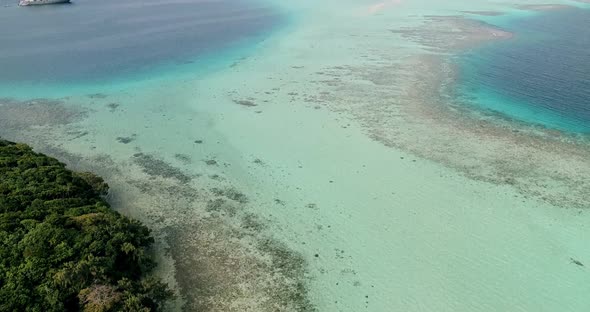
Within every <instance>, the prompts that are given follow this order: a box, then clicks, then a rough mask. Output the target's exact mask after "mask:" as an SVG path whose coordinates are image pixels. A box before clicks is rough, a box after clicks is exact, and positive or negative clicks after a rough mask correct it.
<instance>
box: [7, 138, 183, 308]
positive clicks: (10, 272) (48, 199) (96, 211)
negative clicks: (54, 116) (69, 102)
mask: <svg viewBox="0 0 590 312" xmlns="http://www.w3.org/2000/svg"><path fill="white" fill-rule="evenodd" d="M107 191H108V186H107V184H106V183H105V182H104V181H103V180H102V179H101V178H100V177H97V176H95V175H93V174H91V173H75V172H72V171H70V170H68V169H66V168H65V165H64V164H62V163H60V162H59V161H57V160H56V159H53V158H50V157H47V156H45V155H43V154H39V153H35V152H33V151H32V149H31V148H30V147H28V146H26V145H24V144H16V143H12V142H7V141H4V140H0V311H44V312H45V311H88V312H102V311H159V310H161V307H162V304H163V302H164V301H165V300H166V299H168V298H170V297H171V296H172V293H171V292H170V291H169V290H168V288H167V286H166V285H165V284H163V283H162V282H161V281H159V280H157V279H155V278H152V277H146V275H147V274H148V273H149V272H150V270H151V269H153V267H154V266H155V263H154V262H153V260H152V259H151V258H150V256H149V255H148V253H147V248H148V247H149V246H150V245H151V244H152V243H153V242H154V240H153V238H152V237H151V236H150V232H149V230H148V229H147V228H146V227H145V226H143V225H142V224H141V223H139V222H138V221H135V220H130V219H128V218H126V217H124V216H122V215H120V214H119V213H117V212H116V211H113V210H112V209H111V208H110V207H109V205H108V204H107V203H106V202H105V201H104V200H103V199H102V198H101V195H104V194H106V192H107Z"/></svg>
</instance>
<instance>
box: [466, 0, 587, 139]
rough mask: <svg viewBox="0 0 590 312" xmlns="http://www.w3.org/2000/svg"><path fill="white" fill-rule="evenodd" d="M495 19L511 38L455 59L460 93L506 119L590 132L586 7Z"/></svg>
mask: <svg viewBox="0 0 590 312" xmlns="http://www.w3.org/2000/svg"><path fill="white" fill-rule="evenodd" d="M492 20H493V19H492ZM498 21H500V22H499V23H496V25H498V26H500V27H502V28H504V29H507V30H509V31H512V32H514V33H515V37H514V38H513V39H511V40H506V41H501V42H496V43H493V44H488V45H485V46H483V47H481V48H479V49H476V50H473V51H470V52H469V53H466V54H465V55H463V56H462V57H461V58H460V64H461V76H460V87H459V90H460V93H461V94H462V95H464V96H468V97H470V98H474V99H475V100H472V101H470V102H472V103H475V105H477V106H478V107H480V108H485V109H490V110H492V111H495V112H499V113H501V114H504V115H505V116H508V117H512V118H515V119H518V120H521V121H525V122H529V123H535V124H540V125H543V126H546V127H549V128H553V129H559V130H563V131H568V132H575V133H590V28H589V27H588V24H589V23H590V10H588V9H575V8H572V9H563V10H555V11H551V12H543V13H536V14H532V15H528V16H525V17H522V16H519V17H518V18H505V17H502V18H499V19H498Z"/></svg>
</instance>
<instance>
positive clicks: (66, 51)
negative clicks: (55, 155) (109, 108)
mask: <svg viewBox="0 0 590 312" xmlns="http://www.w3.org/2000/svg"><path fill="white" fill-rule="evenodd" d="M16 3H17V0H0V86H1V85H14V86H19V85H23V86H24V85H29V84H33V85H35V84H36V85H44V84H50V85H51V84H58V85H67V84H78V83H89V82H99V83H100V82H107V81H111V80H113V79H115V78H117V77H119V78H120V77H125V76H133V75H135V76H137V75H139V74H141V73H149V72H150V70H152V69H154V68H157V67H159V66H160V67H161V66H170V65H185V64H189V63H194V62H199V61H202V60H205V59H206V58H208V57H209V58H210V56H211V55H223V54H224V52H220V51H223V50H224V49H226V50H227V48H228V47H231V46H232V44H235V43H237V42H242V43H243V42H244V41H248V40H249V39H251V38H259V37H260V36H261V35H262V34H264V33H266V32H269V30H270V29H273V28H274V27H275V25H277V24H278V23H279V22H280V20H281V18H282V17H281V14H280V13H279V12H277V11H276V10H274V9H273V8H271V7H269V6H268V5H265V4H263V3H262V1H256V0H216V1H210V0H123V1H121V0H100V1H94V0H73V3H72V4H66V5H51V6H39V7H17V6H16ZM252 41H255V40H252ZM207 61H209V60H207ZM210 61H213V60H210ZM1 96H2V95H1V94H0V97H1Z"/></svg>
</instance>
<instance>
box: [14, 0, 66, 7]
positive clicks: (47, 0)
mask: <svg viewBox="0 0 590 312" xmlns="http://www.w3.org/2000/svg"><path fill="white" fill-rule="evenodd" d="M69 2H70V0H20V2H19V3H18V5H20V6H28V5H43V4H57V3H69Z"/></svg>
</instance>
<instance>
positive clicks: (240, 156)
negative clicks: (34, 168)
mask: <svg viewBox="0 0 590 312" xmlns="http://www.w3.org/2000/svg"><path fill="white" fill-rule="evenodd" d="M277 2H279V1H277ZM280 2H281V3H280V4H278V5H280V7H281V10H285V12H287V13H288V14H293V16H296V17H295V18H294V20H293V22H292V24H291V25H290V26H289V27H287V28H286V29H284V30H281V31H280V32H279V33H277V34H276V35H273V36H272V37H270V38H268V39H266V40H265V41H263V42H261V43H260V44H259V46H258V47H257V48H256V50H255V51H254V52H253V53H252V54H250V55H248V56H246V57H244V58H241V59H238V60H236V62H235V63H233V64H231V66H228V67H227V69H224V70H220V71H215V72H212V73H210V74H208V75H207V76H205V77H202V76H195V77H192V76H190V75H188V76H186V75H185V76H184V77H183V78H182V79H181V80H174V79H164V80H153V81H146V82H142V83H137V84H135V85H132V86H130V87H129V88H127V89H125V90H123V91H109V90H111V89H110V88H108V87H105V88H104V90H103V89H100V88H99V89H97V92H99V93H101V94H96V95H94V96H90V97H89V96H72V97H69V98H65V99H62V101H63V103H64V105H66V106H68V107H69V106H75V107H82V108H83V109H84V110H85V112H84V114H83V115H84V118H82V119H79V120H76V121H75V122H72V123H67V124H62V125H55V126H47V125H43V124H41V125H40V126H37V127H33V128H29V129H28V130H26V131H23V132H20V133H19V134H13V135H12V137H11V138H14V139H24V140H28V141H30V142H40V143H39V144H43V143H42V142H41V141H42V140H43V138H44V137H43V135H44V134H43V132H45V133H51V134H52V135H53V137H54V138H56V137H57V138H59V139H55V140H56V142H45V144H47V146H51V147H47V148H46V150H47V151H50V152H51V151H54V153H57V152H55V151H57V150H61V151H66V152H67V153H69V154H71V155H78V157H79V158H76V157H73V156H71V157H70V160H69V162H71V163H72V166H82V167H88V168H94V167H93V166H92V164H90V165H89V164H88V161H86V162H85V161H82V160H80V161H79V162H76V160H75V159H86V160H91V161H90V163H92V160H93V159H94V160H97V159H102V160H103V161H104V158H105V157H106V156H108V158H109V159H110V160H109V161H108V163H109V164H111V165H112V166H114V167H117V168H118V169H117V170H119V171H116V170H114V169H113V171H108V170H107V169H104V168H106V167H107V165H104V166H102V165H100V166H101V168H102V169H97V170H98V171H99V172H102V174H104V175H106V176H107V178H108V180H109V182H110V184H111V186H112V192H113V195H112V200H113V203H114V206H115V208H118V209H121V210H122V211H123V212H125V213H128V214H130V215H132V216H135V217H138V218H140V219H142V220H144V221H145V222H147V223H148V224H149V225H150V226H152V228H154V233H155V234H156V236H157V237H158V238H159V240H161V241H160V242H159V243H158V246H159V248H161V252H160V253H159V254H160V256H159V257H160V258H161V261H162V263H163V264H162V268H161V274H162V275H164V276H166V274H168V276H167V279H168V280H169V281H170V282H171V284H172V285H173V286H175V287H179V288H180V289H182V294H183V296H185V298H184V300H180V301H179V302H178V304H179V305H181V304H184V305H185V308H186V309H187V310H192V309H197V308H199V307H200V308H202V309H203V310H210V311H232V310H235V311H275V310H279V311H281V310H284V311H289V310H293V311H296V310H304V309H307V310H313V309H316V310H318V311H437V312H441V311H535V312H536V311H588V310H590V295H589V294H590V271H589V270H590V249H589V248H588V243H587V242H588V239H589V238H590V215H589V214H588V211H587V210H585V209H584V208H589V206H588V203H589V201H588V199H586V198H584V192H585V191H588V190H589V188H588V185H587V184H585V182H584V180H585V178H590V176H588V175H586V174H588V173H590V169H589V167H590V164H589V161H588V160H587V159H590V154H585V153H586V152H588V150H587V149H585V148H584V147H583V146H582V147H580V146H579V144H577V143H575V142H571V140H573V139H571V138H570V139H564V138H561V137H560V134H555V133H549V134H547V133H546V132H545V131H544V130H542V129H541V130H539V129H533V130H523V131H521V132H519V133H523V132H526V133H528V134H518V136H517V135H516V134H514V135H513V134H507V133H508V132H509V133H514V131H509V130H506V125H504V124H502V122H500V121H498V122H497V124H495V123H494V121H489V120H487V121H483V119H485V118H483V119H482V120H480V121H477V122H476V121H473V120H472V121H467V120H469V118H477V117H465V116H464V114H465V113H461V112H457V111H456V110H453V109H451V107H450V106H449V107H447V108H445V107H446V106H445V101H446V100H445V99H446V98H445V97H444V96H441V95H440V94H439V93H438V92H441V91H440V89H442V88H443V87H442V86H444V83H443V81H444V80H445V79H449V77H448V74H449V72H451V71H450V69H449V68H450V67H452V66H451V65H450V63H449V62H447V60H448V59H449V57H448V56H449V55H452V54H453V53H454V52H457V51H459V50H460V49H465V48H469V47H471V46H472V45H474V44H484V43H483V42H485V41H487V40H493V39H491V37H497V36H498V35H499V36H500V37H506V38H508V37H509V35H507V34H505V33H503V32H502V31H500V30H497V32H496V30H494V29H492V28H491V26H489V25H487V24H480V23H474V22H471V21H470V20H466V19H465V17H466V18H472V19H490V18H492V16H494V15H496V14H497V13H498V12H508V13H510V14H514V15H518V14H522V15H526V14H535V13H534V10H538V9H560V7H559V6H555V7H551V8H547V7H536V6H534V4H536V2H534V1H529V2H524V1H523V2H521V3H519V5H523V4H524V5H531V6H526V7H524V6H520V7H518V6H516V5H515V4H513V3H506V2H496V1H481V0H478V1H474V0H470V1H457V0H452V1H426V0H394V1H384V2H382V3H374V2H372V1H370V0H356V1H353V0H347V1H333V0H325V1H290V2H296V3H284V2H286V1H280ZM562 4H568V5H584V4H583V3H581V2H567V3H562ZM441 16H444V17H441ZM474 29H475V30H474ZM499 40H503V39H499ZM447 41H448V42H447ZM449 42H451V43H449ZM429 71H431V72H429ZM437 83H438V84H437ZM447 100H448V99H447ZM429 101H432V103H430V102H429ZM112 103H114V104H115V105H109V104H112ZM425 105H432V106H433V107H432V111H441V112H440V114H438V113H436V116H432V115H433V114H428V113H425ZM426 107H427V106H426ZM445 109H447V110H449V111H452V112H445ZM453 114H456V115H453ZM457 115H461V116H462V117H464V118H465V120H461V119H460V118H459V117H457ZM488 119H489V118H488ZM492 119H493V118H492ZM453 120H455V121H453ZM456 120H461V123H462V124H463V125H462V126H461V127H463V128H461V127H459V126H456V124H457V123H458V122H457V121H456ZM479 122H481V124H480V123H479ZM471 126H472V127H473V128H478V129H479V130H473V129H470V128H469V127H471ZM522 127H525V126H522ZM49 128H51V129H50V130H49ZM482 128H483V129H484V130H481V129H482ZM40 129H41V130H40ZM43 129H45V130H43ZM527 131H529V132H527ZM57 133H61V134H60V135H61V136H60V135H57ZM8 136H10V135H8ZM117 138H120V139H119V140H117ZM121 138H127V139H128V140H124V139H121ZM200 141H202V142H200ZM125 142H126V144H125ZM556 146H559V147H560V148H559V149H557V148H555V147H556ZM566 151H567V155H566ZM140 153H141V154H140ZM134 155H135V156H134ZM146 155H148V156H147V157H146ZM101 157H102V158H101ZM138 159H139V160H138ZM155 159H157V160H155ZM96 163H97V162H96V161H95V164H96ZM105 163H106V162H105ZM85 164H86V165H85ZM539 164H542V165H543V166H540V165H539ZM146 168H147V169H146ZM150 168H151V169H150ZM154 168H155V169H154ZM176 169H178V170H176ZM101 170H102V171H101ZM150 170H151V171H150ZM175 170H176V171H175ZM185 175H186V176H189V178H186V179H185ZM178 181H181V182H182V183H177V182H178ZM564 181H565V182H564ZM568 181H571V183H568ZM142 183H143V184H142ZM149 183H152V184H158V185H160V186H161V185H170V187H169V188H168V190H169V192H168V193H161V194H154V193H155V191H154V190H155V189H157V188H156V187H155V186H146V185H147V184H149ZM573 184H575V185H573ZM142 187H143V190H144V191H146V192H147V193H149V194H144V197H143V199H142V195H141V194H139V191H138V190H140V189H142ZM174 187H176V188H174ZM126 190H128V193H126V192H127V191H126ZM230 191H231V192H233V193H232V194H229V193H230ZM133 192H136V193H137V194H139V195H137V196H135V195H132V194H133ZM234 193H237V194H238V195H236V194H234ZM242 194H243V197H242ZM193 195H194V198H190V199H188V198H189V197H191V196H193ZM586 195H587V196H590V195H589V193H586ZM148 197H149V200H148V199H146V198H148ZM183 197H186V198H184V199H183ZM212 198H217V199H218V201H217V202H216V203H218V204H219V205H218V206H215V205H214V204H212V203H215V202H212ZM233 202H236V203H235V205H234V206H231V208H227V207H226V208H219V207H221V206H223V205H233ZM560 203H561V204H560ZM129 207H132V208H129ZM221 227H222V228H224V230H220V229H219V228H221ZM244 228H246V229H244ZM189 229H192V230H189ZM191 231H193V232H191ZM253 232H256V233H255V234H253ZM203 237H205V238H203ZM261 237H272V239H273V243H276V244H280V245H281V246H283V247H286V249H288V250H290V251H289V255H291V253H292V255H297V256H296V258H297V260H293V261H300V262H298V263H297V265H296V267H292V266H291V265H290V264H285V263H280V262H278V260H277V259H279V258H277V255H276V250H275V254H274V256H272V255H271V256H268V255H265V251H266V252H268V249H264V248H259V249H258V250H256V246H260V242H259V241H257V240H260V239H261ZM227 241H231V242H230V243H228V242H227ZM229 244H231V247H228V246H230V245H229ZM207 248H210V250H207ZM228 248H232V249H230V250H228ZM163 250H167V251H166V252H164V251H163ZM212 250H213V251H215V252H213V251H212ZM281 250H282V249H281ZM232 254H233V256H232ZM253 254H258V255H257V256H253ZM228 255H229V256H228ZM257 257H258V258H257ZM273 257H274V258H273ZM253 258H257V260H252V259H253ZM245 259H248V260H245ZM252 261H253V262H254V263H255V264H252V266H249V265H248V263H250V262H252ZM174 265H176V268H175V267H174ZM281 265H283V266H286V268H282V267H280V266H281ZM216 266H217V267H216ZM277 266H279V267H278V268H277ZM269 268H272V269H269ZM289 269H293V270H294V272H295V273H293V274H295V275H293V274H291V273H288V272H287V273H286V272H283V271H281V270H285V271H286V270H289ZM240 270H241V271H240ZM257 270H258V271H257ZM200 271H201V272H203V271H207V272H208V273H207V274H201V273H199V272H200ZM246 271H247V272H246ZM269 271H270V272H271V273H269ZM220 272H221V273H220ZM191 274H192V275H195V276H199V277H198V278H194V279H191V278H190V277H188V276H191ZM200 274H201V275H200ZM290 274H291V275H290ZM283 275H285V276H283ZM280 278H288V279H289V283H290V282H296V280H297V279H300V278H302V279H303V284H304V285H305V286H301V285H298V286H297V287H296V289H295V291H292V292H291V295H286V296H282V295H281V296H280V298H279V299H280V300H279V299H277V298H276V297H275V296H274V295H273V293H274V292H275V291H276V292H277V293H278V292H280V291H281V290H280V289H279V288H280V287H283V286H284V285H283V286H281V285H282V284H281V283H282V282H280V281H278V282H277V280H276V279H280ZM208 283H211V284H210V287H211V289H213V290H212V291H209V292H208V291H207V290H203V289H202V288H203V287H205V286H207V285H209V284H208ZM255 283H256V284H255ZM263 283H266V284H265V286H261V284H263ZM283 284H284V283H283ZM204 285H205V286H204ZM273 285H279V286H276V287H277V288H273V287H275V286H273ZM291 286H292V285H291ZM207 287H209V286H207ZM297 291H300V292H301V294H302V295H304V296H305V300H303V299H301V298H294V299H293V300H295V301H297V300H299V303H292V302H291V303H289V302H286V300H287V299H286V298H287V297H289V296H292V297H293V296H294V297H297V296H296V295H293V294H296V292H297ZM214 292H219V293H214ZM191 293H195V294H197V295H195V296H196V297H198V298H191ZM220 293H223V294H220ZM303 301H306V303H301V302H303ZM172 308H174V307H172Z"/></svg>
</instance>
